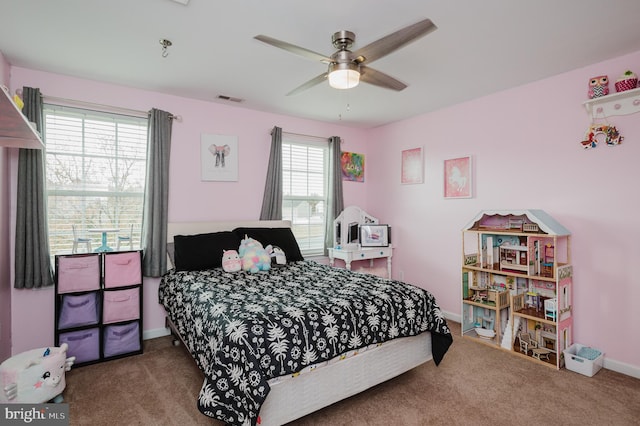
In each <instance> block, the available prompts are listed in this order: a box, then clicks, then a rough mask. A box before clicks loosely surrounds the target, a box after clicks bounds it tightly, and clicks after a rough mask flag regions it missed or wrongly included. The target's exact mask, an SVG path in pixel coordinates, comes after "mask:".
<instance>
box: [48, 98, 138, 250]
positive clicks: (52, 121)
mask: <svg viewBox="0 0 640 426" xmlns="http://www.w3.org/2000/svg"><path fill="white" fill-rule="evenodd" d="M44 135H45V142H46V176H47V203H48V205H47V213H48V220H49V243H50V247H51V254H52V255H54V254H63V253H70V252H71V248H72V244H73V231H72V225H75V226H76V229H77V230H78V232H79V233H80V234H82V236H85V237H88V238H91V239H92V240H93V243H94V244H93V247H94V248H95V247H98V246H99V245H100V241H99V240H100V238H101V234H98V233H95V234H94V233H88V230H90V229H92V228H118V229H120V230H121V232H120V233H121V234H122V235H128V234H129V230H130V228H131V225H133V242H134V248H138V246H139V241H140V230H141V226H142V206H143V202H144V190H145V176H146V153H147V119H146V118H140V117H131V116H126V115H119V114H111V113H103V112H97V111H91V110H84V109H78V108H71V107H63V106H57V105H50V104H45V105H44ZM110 238H111V241H109V245H110V246H112V247H113V246H114V245H115V241H114V240H115V238H116V236H115V235H114V234H110ZM127 248H128V247H127Z"/></svg>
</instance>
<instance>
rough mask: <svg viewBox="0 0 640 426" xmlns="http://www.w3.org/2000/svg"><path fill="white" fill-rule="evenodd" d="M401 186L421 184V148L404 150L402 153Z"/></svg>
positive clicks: (422, 174) (422, 172)
mask: <svg viewBox="0 0 640 426" xmlns="http://www.w3.org/2000/svg"><path fill="white" fill-rule="evenodd" d="M401 173H402V175H401V177H400V182H401V183H402V184H412V183H422V179H423V176H424V171H423V161H422V148H413V149H406V150H404V151H402V171H401Z"/></svg>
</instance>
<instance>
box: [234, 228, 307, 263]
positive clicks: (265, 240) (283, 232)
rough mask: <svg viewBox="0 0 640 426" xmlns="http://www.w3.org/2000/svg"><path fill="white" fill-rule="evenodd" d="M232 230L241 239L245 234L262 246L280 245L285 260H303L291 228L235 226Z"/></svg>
mask: <svg viewBox="0 0 640 426" xmlns="http://www.w3.org/2000/svg"><path fill="white" fill-rule="evenodd" d="M233 232H234V233H235V234H236V235H237V236H238V238H240V239H241V240H242V239H243V238H244V237H245V235H246V236H247V237H250V238H253V239H254V240H258V241H260V243H261V244H262V245H263V246H264V247H266V246H268V245H269V244H271V245H272V246H278V247H280V248H281V249H282V250H283V251H284V254H285V256H286V257H287V262H295V261H298V260H304V257H302V253H300V247H298V242H297V241H296V237H294V236H293V232H291V228H236V229H234V230H233Z"/></svg>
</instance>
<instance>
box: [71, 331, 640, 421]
mask: <svg viewBox="0 0 640 426" xmlns="http://www.w3.org/2000/svg"><path fill="white" fill-rule="evenodd" d="M450 325H451V328H452V331H453V333H454V343H453V345H452V346H451V348H450V349H449V352H448V353H447V355H446V356H445V358H444V360H443V362H442V363H441V364H440V366H438V367H436V366H435V364H434V363H433V362H429V363H426V364H423V365H421V366H419V367H417V368H414V369H413V370H411V371H409V372H407V373H405V374H403V375H401V376H399V377H396V378H394V379H392V380H389V381H387V382H384V383H382V384H380V385H378V386H375V387H373V388H371V389H369V390H367V391H365V392H363V393H360V394H358V395H355V396H353V397H351V398H348V399H346V400H343V401H340V402H338V403H336V404H333V405H331V406H329V407H327V408H325V409H322V410H320V411H317V412H315V413H312V414H310V415H308V416H306V417H303V418H301V419H298V420H296V421H294V422H292V423H290V424H289V425H290V426H310V425H314V426H317V425H332V426H333V425H374V426H377V425H380V426H383V425H384V426H387V425H409V426H413V425H415V426H418V425H481V426H482V425H539V424H562V425H581V426H584V425H636V424H639V422H640V420H639V419H640V379H636V378H633V377H630V376H626V375H623V374H620V373H616V372H613V371H610V370H606V369H602V370H600V372H598V373H597V374H596V375H595V376H593V377H586V376H583V375H581V374H578V373H575V372H572V371H569V370H566V369H562V370H560V371H557V370H555V369H552V368H548V367H545V366H543V365H538V364H536V363H533V362H529V361H527V360H526V359H522V358H520V357H518V356H514V355H512V354H510V353H508V352H505V351H502V350H499V349H496V348H492V347H489V346H486V345H482V344H479V343H477V342H473V341H471V340H469V339H465V338H462V337H461V336H460V324H458V323H452V322H450ZM202 380H203V376H202V373H200V371H199V370H198V368H197V367H196V365H195V362H194V361H193V360H192V359H191V357H190V355H189V353H188V352H187V351H186V349H185V348H184V346H178V347H175V346H173V345H172V343H171V338H170V337H161V338H157V339H151V340H147V341H145V342H144V354H142V355H136V356H131V357H127V358H122V359H118V360H113V361H108V362H104V363H100V364H94V365H89V366H84V367H78V368H72V369H71V371H69V372H68V373H67V387H66V389H65V391H64V394H63V395H64V398H65V402H66V403H68V404H69V417H70V423H71V425H91V426H99V425H105V426H107V425H108V426H118V425H127V426H129V425H185V426H186V425H214V426H220V425H222V423H221V422H218V421H216V420H213V419H210V418H207V417H205V416H204V415H202V414H201V413H200V412H199V411H198V408H197V406H196V400H197V396H198V393H199V391H200V387H201V385H202Z"/></svg>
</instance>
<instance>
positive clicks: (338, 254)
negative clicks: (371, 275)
mask: <svg viewBox="0 0 640 426" xmlns="http://www.w3.org/2000/svg"><path fill="white" fill-rule="evenodd" d="M328 251H329V264H330V265H331V266H333V265H334V261H335V259H341V260H344V263H345V266H346V268H347V269H349V270H351V262H353V261H357V260H367V259H368V260H369V265H370V266H373V260H374V259H381V258H385V257H386V258H387V278H388V279H391V256H393V247H392V246H391V245H389V246H388V247H364V248H354V249H339V248H330V249H328Z"/></svg>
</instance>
